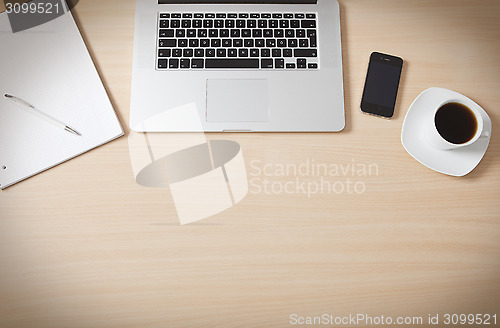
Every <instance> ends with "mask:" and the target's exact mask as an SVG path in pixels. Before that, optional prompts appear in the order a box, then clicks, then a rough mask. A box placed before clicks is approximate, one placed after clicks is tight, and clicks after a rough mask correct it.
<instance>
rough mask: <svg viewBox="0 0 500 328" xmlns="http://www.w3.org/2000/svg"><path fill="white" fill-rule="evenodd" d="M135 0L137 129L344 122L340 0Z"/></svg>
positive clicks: (243, 128)
mask: <svg viewBox="0 0 500 328" xmlns="http://www.w3.org/2000/svg"><path fill="white" fill-rule="evenodd" d="M136 6H137V7H136V16H135V32H134V58H133V71H132V93H131V112H130V127H131V129H132V130H133V131H137V132H335V131H341V130H342V129H343V128H344V126H345V115H344V94H343V93H344V91H343V78H342V51H341V33H340V13H339V4H338V2H337V1H335V0H137V5H136ZM193 112H194V113H195V115H193Z"/></svg>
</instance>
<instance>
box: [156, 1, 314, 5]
mask: <svg viewBox="0 0 500 328" xmlns="http://www.w3.org/2000/svg"><path fill="white" fill-rule="evenodd" d="M181 3H182V4H183V3H193V4H210V3H245V4H316V3H318V0H158V4H160V5H164V4H181Z"/></svg>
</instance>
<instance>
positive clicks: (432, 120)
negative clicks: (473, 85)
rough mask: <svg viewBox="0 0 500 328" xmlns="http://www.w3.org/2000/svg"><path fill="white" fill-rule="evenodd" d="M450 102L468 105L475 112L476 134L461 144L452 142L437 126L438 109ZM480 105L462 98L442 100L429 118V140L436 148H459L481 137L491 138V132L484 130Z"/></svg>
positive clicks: (427, 129)
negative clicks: (444, 136)
mask: <svg viewBox="0 0 500 328" xmlns="http://www.w3.org/2000/svg"><path fill="white" fill-rule="evenodd" d="M449 103H458V104H462V105H464V106H465V107H467V108H468V109H469V110H470V111H471V112H472V113H474V117H475V119H476V122H477V129H476V133H475V134H474V136H473V137H472V138H471V139H470V140H469V141H467V142H465V143H460V144H455V143H451V142H449V141H448V140H446V139H445V138H443V136H442V135H441V134H440V133H439V131H438V129H437V127H436V114H437V113H438V111H439V110H440V109H441V108H442V107H443V106H444V105H446V104H449ZM477 107H478V106H477V105H476V104H475V103H472V104H470V103H467V102H464V101H463V100H460V99H450V100H447V101H444V102H442V103H441V104H440V105H439V106H437V107H436V109H435V110H434V111H433V112H432V114H431V115H430V116H429V119H428V120H427V122H426V126H427V128H426V131H425V136H426V139H427V141H428V142H429V143H430V144H431V145H432V146H433V147H435V148H437V149H457V148H460V147H466V146H469V145H472V144H473V143H475V142H476V141H477V140H479V139H480V138H489V137H490V132H488V131H484V121H483V116H482V115H481V112H480V111H479V109H478V108H477Z"/></svg>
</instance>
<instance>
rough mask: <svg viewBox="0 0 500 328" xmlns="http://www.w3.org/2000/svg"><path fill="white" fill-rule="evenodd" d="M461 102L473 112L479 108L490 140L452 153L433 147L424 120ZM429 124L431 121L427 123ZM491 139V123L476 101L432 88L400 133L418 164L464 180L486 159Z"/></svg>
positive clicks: (422, 96)
mask: <svg viewBox="0 0 500 328" xmlns="http://www.w3.org/2000/svg"><path fill="white" fill-rule="evenodd" d="M449 100H462V101H464V103H465V104H467V106H469V107H470V108H477V109H478V110H479V112H480V113H481V115H482V116H483V121H484V130H485V131H487V132H489V135H490V137H488V138H481V139H478V140H477V141H476V142H475V143H473V144H472V145H470V146H466V147H461V148H457V149H451V150H441V149H437V148H434V147H432V146H431V145H430V144H429V143H428V141H427V140H426V138H425V136H424V130H425V126H424V124H425V122H426V121H425V120H426V119H428V117H429V115H433V111H434V110H435V109H436V108H437V107H438V106H440V105H441V104H442V103H444V102H445V101H449ZM427 122H428V121H427ZM490 139H491V119H490V117H489V116H488V114H486V112H485V111H484V110H483V109H482V108H481V107H480V106H479V105H478V104H476V103H475V102H474V101H472V100H470V99H469V98H467V97H465V96H464V95H461V94H459V93H457V92H454V91H451V90H447V89H442V88H430V89H427V90H425V91H424V92H422V93H421V94H420V95H419V96H418V97H417V98H416V99H415V101H413V104H411V106H410V108H409V109H408V113H406V117H405V121H404V123H403V131H402V132H401V143H402V144H403V147H405V149H406V151H407V152H408V154H410V155H411V156H412V157H413V158H415V159H416V160H417V161H419V162H420V163H422V164H423V165H425V166H427V167H428V168H430V169H432V170H434V171H437V172H440V173H443V174H448V175H452V176H457V177H461V176H464V175H466V174H468V173H470V172H471V171H472V170H474V168H475V167H476V166H477V165H478V164H479V162H480V161H481V159H482V158H483V156H484V154H485V153H486V150H487V149H488V145H489V143H490Z"/></svg>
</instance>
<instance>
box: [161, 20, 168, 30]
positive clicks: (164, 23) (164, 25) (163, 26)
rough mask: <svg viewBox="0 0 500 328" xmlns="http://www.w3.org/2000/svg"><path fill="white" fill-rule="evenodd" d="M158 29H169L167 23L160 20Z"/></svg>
mask: <svg viewBox="0 0 500 328" xmlns="http://www.w3.org/2000/svg"><path fill="white" fill-rule="evenodd" d="M160 28H169V21H168V20H166V19H162V20H160Z"/></svg>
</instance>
